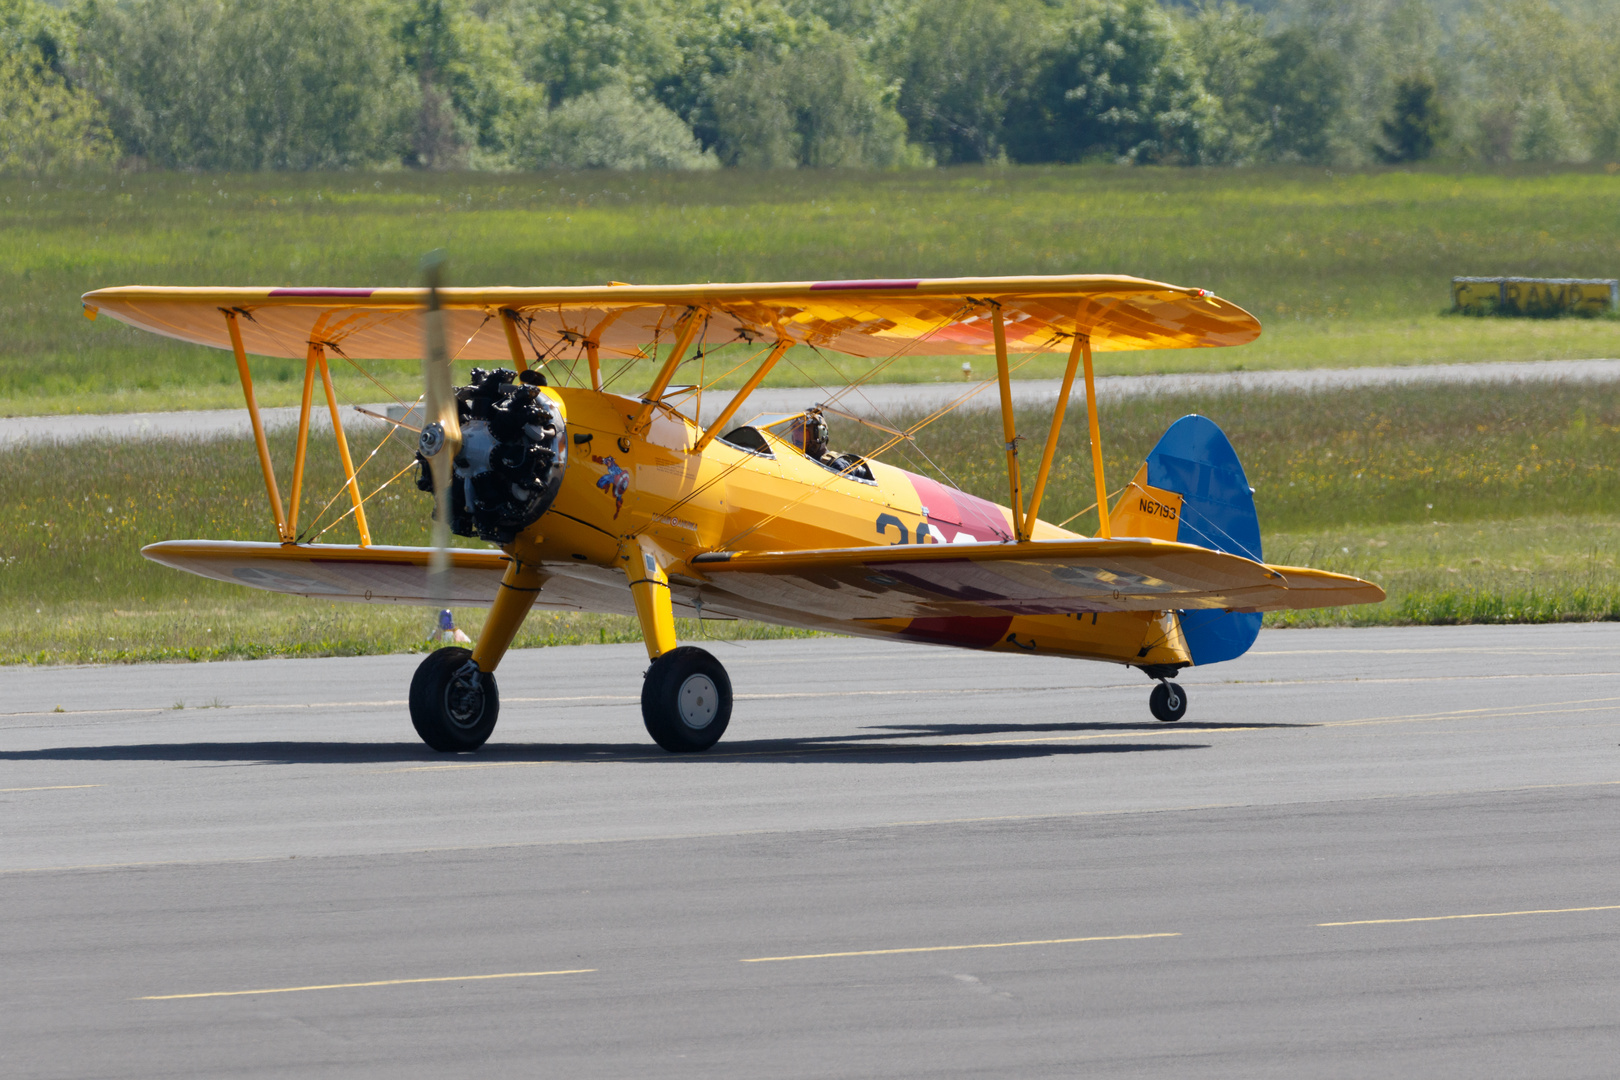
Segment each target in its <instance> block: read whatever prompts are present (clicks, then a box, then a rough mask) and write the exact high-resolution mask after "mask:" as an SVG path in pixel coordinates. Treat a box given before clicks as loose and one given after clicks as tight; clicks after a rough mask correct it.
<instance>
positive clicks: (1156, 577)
mask: <svg viewBox="0 0 1620 1080" xmlns="http://www.w3.org/2000/svg"><path fill="white" fill-rule="evenodd" d="M692 562H693V565H694V568H695V569H697V570H699V571H700V572H702V573H703V575H704V576H705V577H707V578H709V579H710V580H711V581H713V582H714V584H715V585H716V587H718V588H720V589H722V590H724V591H726V592H730V593H734V594H737V595H739V596H742V597H745V598H747V599H749V600H752V601H755V602H757V603H763V604H770V605H772V606H775V607H781V608H787V609H789V610H801V611H806V612H811V613H814V614H816V615H820V616H823V617H827V618H836V619H894V618H931V617H943V616H952V615H990V614H1009V615H1048V614H1060V613H1067V612H1075V611H1166V610H1182V609H1188V608H1228V609H1241V610H1247V611H1274V610H1281V609H1286V608H1312V607H1335V606H1339V605H1344V604H1363V603H1376V602H1377V601H1379V600H1382V599H1383V598H1384V591H1383V590H1382V589H1380V588H1379V587H1378V586H1377V585H1374V584H1372V583H1370V582H1366V581H1362V580H1361V579H1359V578H1353V577H1347V576H1345V575H1343V574H1330V573H1327V572H1326V571H1322V570H1304V569H1297V568H1294V567H1272V566H1267V565H1265V564H1263V563H1258V562H1254V561H1253V560H1251V559H1245V558H1242V557H1241V556H1237V555H1227V554H1225V553H1223V552H1219V551H1211V550H1209V549H1208V548H1201V547H1195V546H1193V545H1190V544H1179V543H1175V542H1173V541H1167V540H1036V541H1030V542H1027V543H1023V544H972V545H967V544H964V545H956V544H948V545H947V544H910V545H896V546H893V547H867V548H846V549H840V550H829V551H805V552H769V553H761V554H751V553H743V554H731V553H727V552H715V553H712V554H708V555H699V556H697V557H696V558H695V559H693V560H692Z"/></svg>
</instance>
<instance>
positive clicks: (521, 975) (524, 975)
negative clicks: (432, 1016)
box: [130, 968, 596, 1001]
mask: <svg viewBox="0 0 1620 1080" xmlns="http://www.w3.org/2000/svg"><path fill="white" fill-rule="evenodd" d="M595 970H596V969H595V968H574V969H572V970H569V971H506V972H502V973H500V974H498V975H439V976H435V977H434V978H431V979H379V980H377V981H375V982H352V983H324V984H322V985H320V986H278V987H274V988H272V989H267V990H214V991H210V992H209V993H204V994H150V995H148V996H146V997H138V998H131V999H130V1000H131V1001H179V1000H181V999H183V998H218V997H246V996H248V995H251V994H296V993H300V992H301V991H304V990H352V989H355V988H357V987H362V986H405V985H407V984H410V983H441V982H480V981H482V980H485V979H534V978H538V977H540V976H541V975H587V974H589V973H591V972H593V971H595Z"/></svg>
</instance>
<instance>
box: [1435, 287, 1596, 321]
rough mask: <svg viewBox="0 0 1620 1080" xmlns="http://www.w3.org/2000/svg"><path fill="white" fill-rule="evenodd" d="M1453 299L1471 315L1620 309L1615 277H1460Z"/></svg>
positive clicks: (1553, 313) (1453, 290)
mask: <svg viewBox="0 0 1620 1080" xmlns="http://www.w3.org/2000/svg"><path fill="white" fill-rule="evenodd" d="M1451 302H1452V306H1453V307H1454V308H1455V310H1457V311H1461V312H1465V313H1467V314H1469V315H1527V316H1531V317H1538V316H1539V317H1546V316H1551V315H1588V316H1590V315H1601V314H1603V313H1604V312H1606V311H1616V310H1620V281H1617V280H1616V279H1614V278H1520V277H1489V278H1487V277H1457V278H1452V279H1451Z"/></svg>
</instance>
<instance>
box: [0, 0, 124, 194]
mask: <svg viewBox="0 0 1620 1080" xmlns="http://www.w3.org/2000/svg"><path fill="white" fill-rule="evenodd" d="M73 40H74V27H73V25H72V24H71V23H70V22H69V21H68V20H67V19H66V18H65V17H64V16H63V14H62V12H60V11H59V10H57V9H56V8H53V7H50V6H48V5H46V4H43V3H39V2H38V0H0V172H27V173H44V172H56V171H64V170H70V169H78V168H85V167H105V166H108V165H111V164H112V163H113V162H114V161H115V160H116V159H117V156H118V144H117V143H116V141H115V140H114V139H113V137H112V132H111V131H110V130H108V128H107V119H106V115H105V114H104V112H103V111H102V109H101V106H100V104H99V103H98V102H97V101H96V99H95V98H94V97H93V96H91V95H90V94H89V93H88V92H87V91H85V90H84V89H83V88H82V87H80V86H78V85H76V84H75V83H74V81H73V79H72V77H71V75H70V73H69V67H70V64H71V56H72V52H73Z"/></svg>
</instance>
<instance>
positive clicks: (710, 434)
mask: <svg viewBox="0 0 1620 1080" xmlns="http://www.w3.org/2000/svg"><path fill="white" fill-rule="evenodd" d="M792 345H793V342H792V341H790V340H788V339H787V338H783V339H782V340H781V341H778V342H777V343H776V344H775V345H774V346H772V348H771V352H770V355H769V356H767V357H765V359H764V361H763V362H762V363H761V364H760V365H759V370H757V371H755V372H754V373H753V374H752V375H750V376H748V381H747V382H745V383H743V384H742V389H740V390H738V391H737V392H736V393H735V394H733V395H732V396H731V401H729V402H728V403H727V404H726V407H725V408H724V409H721V410H720V415H719V416H717V417H715V420H714V423H712V424H710V425H709V429H708V430H707V431H705V432H704V433H703V437H702V438H700V439H698V441H697V445H696V446H694V447H692V452H693V453H694V454H701V453H702V452H703V448H704V447H705V446H708V445H709V443H711V442H713V441H714V437H715V436H716V435H718V434H720V429H721V428H723V427H725V425H726V424H727V423H729V422H730V420H731V418H732V417H733V416H736V415H737V410H738V409H740V408H742V404H743V402H745V401H747V400H748V395H750V394H752V393H753V392H754V391H755V390H757V389H759V384H760V383H762V382H764V381H765V376H767V375H769V374H770V373H771V368H773V367H775V366H776V362H777V361H778V360H780V359H782V354H783V353H785V352H787V351H788V349H789V348H790V347H792Z"/></svg>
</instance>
